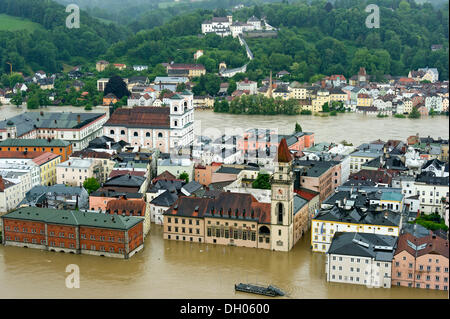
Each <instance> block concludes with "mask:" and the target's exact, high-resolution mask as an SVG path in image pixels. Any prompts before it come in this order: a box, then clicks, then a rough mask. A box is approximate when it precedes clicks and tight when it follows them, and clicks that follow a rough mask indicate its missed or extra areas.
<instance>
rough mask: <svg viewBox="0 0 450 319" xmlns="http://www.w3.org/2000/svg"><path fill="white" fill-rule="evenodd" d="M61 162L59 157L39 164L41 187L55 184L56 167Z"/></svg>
mask: <svg viewBox="0 0 450 319" xmlns="http://www.w3.org/2000/svg"><path fill="white" fill-rule="evenodd" d="M60 162H61V156H58V157H55V158H54V159H52V160H50V161H48V162H46V163H43V164H41V165H40V166H39V167H40V169H41V185H46V186H48V185H54V184H56V180H57V178H56V166H57V165H58V164H59V163H60Z"/></svg>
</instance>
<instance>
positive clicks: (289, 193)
mask: <svg viewBox="0 0 450 319" xmlns="http://www.w3.org/2000/svg"><path fill="white" fill-rule="evenodd" d="M277 155H278V156H277V161H276V162H275V171H274V173H273V176H272V180H271V184H272V195H271V198H272V204H271V218H270V223H271V236H270V237H271V249H272V250H278V251H289V250H291V249H292V247H293V246H294V183H293V172H292V161H293V158H292V155H291V153H290V151H289V148H288V146H287V143H286V139H284V138H283V139H282V140H281V142H280V145H279V146H278V154H277Z"/></svg>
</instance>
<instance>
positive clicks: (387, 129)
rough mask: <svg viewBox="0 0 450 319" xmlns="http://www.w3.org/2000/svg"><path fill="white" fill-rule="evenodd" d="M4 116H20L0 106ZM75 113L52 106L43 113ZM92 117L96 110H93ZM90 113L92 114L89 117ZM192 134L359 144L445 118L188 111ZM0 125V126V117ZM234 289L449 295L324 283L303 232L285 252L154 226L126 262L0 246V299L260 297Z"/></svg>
mask: <svg viewBox="0 0 450 319" xmlns="http://www.w3.org/2000/svg"><path fill="white" fill-rule="evenodd" d="M0 110H1V114H2V116H3V117H6V118H7V117H11V116H13V115H16V114H19V113H21V112H23V111H24V110H23V109H22V110H21V109H16V108H15V107H14V106H2V107H0ZM58 110H64V111H72V112H74V111H80V112H83V111H84V110H83V109H82V108H76V107H64V108H60V107H51V108H48V111H58ZM97 111H99V110H97ZM94 112H95V110H94ZM195 117H196V120H199V121H198V122H197V123H196V130H197V133H198V132H199V131H200V132H202V133H205V129H207V128H209V130H206V133H208V134H209V133H214V130H213V129H212V128H220V129H221V130H222V132H223V131H224V129H227V128H228V129H230V128H236V127H240V128H242V129H247V128H254V127H258V128H274V129H277V130H278V131H279V133H280V134H287V133H291V131H292V130H293V128H294V126H295V123H296V122H299V123H300V124H301V126H302V128H303V130H304V131H312V132H315V134H316V142H320V141H329V142H339V141H341V140H343V139H345V140H347V141H349V142H352V143H354V144H355V145H358V144H360V143H363V142H367V141H371V140H374V139H378V138H381V139H385V140H386V139H391V138H392V139H402V140H405V139H406V138H407V137H408V136H409V135H412V134H416V133H419V134H420V135H421V136H427V135H431V136H434V137H439V136H440V137H442V138H448V135H449V125H448V118H447V117H444V116H442V117H435V118H431V117H430V118H425V119H420V120H409V119H397V118H377V117H374V116H364V115H361V114H339V115H338V116H337V117H316V116H283V115H277V116H264V115H254V116H253V115H252V116H245V115H231V114H218V113H214V112H211V111H196V112H195ZM0 119H3V118H2V117H0ZM69 264H76V265H78V266H79V269H80V288H78V289H77V288H73V289H69V288H66V286H65V281H66V276H67V275H68V273H66V272H65V270H66V266H67V265H69ZM239 282H245V283H257V284H264V285H267V284H272V285H275V286H278V287H280V288H281V289H283V290H284V291H286V292H287V298H300V299H301V298H387V299H394V298H405V299H412V298H420V299H422V298H448V293H446V292H442V291H433V290H425V289H415V288H406V287H392V288H391V289H383V288H368V287H366V286H360V285H350V284H337V283H327V282H326V279H325V255H323V254H319V253H312V252H311V249H310V234H309V233H307V234H306V235H305V236H304V237H303V238H302V239H301V240H300V241H299V242H298V243H297V245H296V246H295V247H294V249H293V250H291V251H290V252H289V253H283V252H273V251H268V250H264V249H255V248H243V247H231V246H215V245H207V244H202V243H187V242H175V241H167V240H163V238H162V228H161V226H155V225H152V229H151V231H150V234H149V235H148V236H147V238H146V240H145V244H144V250H143V251H141V252H140V253H138V254H136V255H135V256H133V257H132V258H131V259H129V260H121V259H114V258H106V257H97V256H88V255H72V254H64V253H54V252H47V251H41V250H36V249H27V248H18V247H4V246H1V245H0V298H130V299H131V298H132V299H135V298H261V297H260V296H256V295H251V294H245V293H236V292H235V291H234V284H235V283H239Z"/></svg>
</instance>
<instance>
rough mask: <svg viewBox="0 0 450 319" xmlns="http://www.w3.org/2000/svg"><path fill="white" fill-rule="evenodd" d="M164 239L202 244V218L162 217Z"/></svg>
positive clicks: (203, 232) (203, 226) (203, 229)
mask: <svg viewBox="0 0 450 319" xmlns="http://www.w3.org/2000/svg"><path fill="white" fill-rule="evenodd" d="M163 227H164V239H170V240H184V241H191V242H197V243H202V242H204V237H205V224H204V220H203V218H195V217H181V216H164V226H163Z"/></svg>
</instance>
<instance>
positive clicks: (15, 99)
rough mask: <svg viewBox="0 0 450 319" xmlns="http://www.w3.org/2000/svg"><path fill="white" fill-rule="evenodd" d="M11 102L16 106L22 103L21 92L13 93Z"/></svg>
mask: <svg viewBox="0 0 450 319" xmlns="http://www.w3.org/2000/svg"><path fill="white" fill-rule="evenodd" d="M11 103H12V104H14V105H15V106H17V107H19V105H22V103H23V98H22V94H20V93H17V94H16V95H14V96H13V98H12V99H11Z"/></svg>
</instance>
